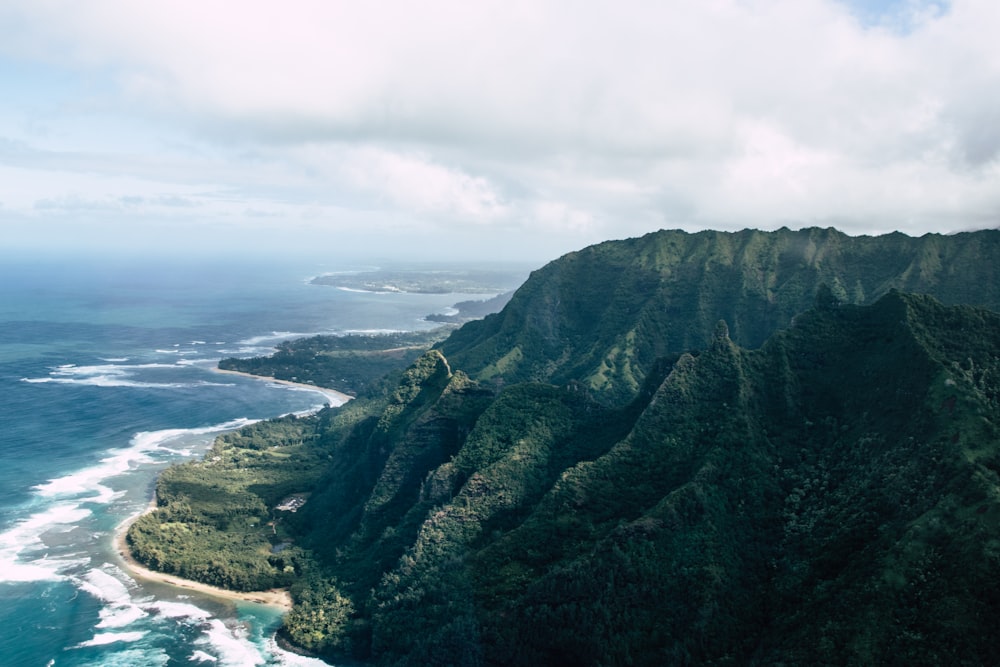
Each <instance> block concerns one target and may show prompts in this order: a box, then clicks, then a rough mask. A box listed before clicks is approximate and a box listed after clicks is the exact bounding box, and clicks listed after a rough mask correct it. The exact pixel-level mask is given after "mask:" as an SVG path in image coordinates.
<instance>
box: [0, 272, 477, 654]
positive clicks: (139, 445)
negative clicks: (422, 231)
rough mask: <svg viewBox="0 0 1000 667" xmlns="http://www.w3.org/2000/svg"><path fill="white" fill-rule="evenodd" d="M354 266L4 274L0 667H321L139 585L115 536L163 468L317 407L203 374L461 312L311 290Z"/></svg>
mask: <svg viewBox="0 0 1000 667" xmlns="http://www.w3.org/2000/svg"><path fill="white" fill-rule="evenodd" d="M361 268H364V267H363V265H361V264H360V263H358V264H354V265H349V264H343V263H341V264H335V263H331V262H327V263H321V262H314V263H311V264H310V263H303V262H301V261H292V260H289V261H286V262H284V263H282V262H281V261H280V260H279V261H268V262H249V261H248V262H238V261H235V260H232V261H221V260H215V261H209V260H192V259H189V260H179V259H178V260H174V261H165V260H164V261H143V262H140V261H135V260H125V259H119V260H107V259H104V260H96V259H82V258H61V259H59V260H55V259H50V260H39V259H37V258H30V259H27V258H11V257H6V258H3V261H2V264H0V392H2V394H0V395H2V397H3V400H2V401H0V665H17V666H18V667H21V666H24V667H33V666H37V667H49V666H78V665H95V666H96V665H101V666H104V667H108V666H114V665H129V666H135V665H239V666H243V665H322V664H325V663H322V662H320V661H319V660H315V659H312V658H306V657H301V656H298V655H295V654H292V653H288V652H286V651H283V650H282V649H281V648H279V647H278V646H277V645H276V644H275V641H274V633H275V630H276V629H277V627H278V625H279V623H280V611H279V610H276V609H275V608H272V607H267V606H263V605H258V604H253V603H236V602H231V601H226V600H222V599H217V598H212V597H208V596H203V595H198V594H195V593H193V592H189V591H185V590H183V589H178V588H175V587H172V586H167V585H164V584H154V583H150V582H142V581H137V580H134V579H133V578H132V577H130V576H129V575H128V574H127V572H126V571H125V570H124V568H123V564H122V562H121V560H120V558H119V557H118V555H117V553H116V552H115V549H114V545H113V536H114V532H115V529H116V527H117V526H119V525H120V524H121V523H122V522H123V521H125V520H127V519H128V518H129V517H131V516H134V515H135V514H136V513H138V512H140V511H142V510H143V509H144V508H145V507H146V506H147V505H148V504H149V502H150V500H151V498H152V493H153V489H154V484H155V481H156V476H157V474H158V472H159V471H160V470H162V469H163V468H164V467H165V466H167V465H169V464H171V463H174V462H178V461H183V460H185V459H188V458H190V457H196V456H199V455H201V454H202V453H203V452H204V451H205V450H206V448H207V447H208V446H209V445H210V444H211V442H212V440H213V438H214V437H215V436H216V435H218V434H219V433H222V432H224V431H226V430H229V429H233V428H237V427H239V426H240V425H243V424H247V423H250V422H252V421H254V420H259V419H267V418H270V417H275V416H278V415H282V414H287V413H303V412H308V411H311V410H316V409H318V408H319V407H321V406H322V405H323V404H324V403H325V401H326V397H325V396H323V395H322V394H320V393H318V392H314V391H309V390H303V389H301V388H295V387H289V386H286V385H280V384H276V383H271V382H268V381H266V380H256V379H251V378H243V377H239V376H233V375H223V374H219V373H215V372H214V371H213V369H214V367H215V365H216V363H217V361H218V360H219V359H220V358H222V357H225V356H255V355H260V354H268V353H269V352H270V351H271V350H272V349H273V346H274V345H275V344H276V343H278V342H280V341H282V340H287V339H290V338H294V337H297V336H304V335H309V334H316V333H343V332H349V331H400V330H420V329H428V328H432V327H433V326H435V325H433V324H430V323H427V322H424V321H423V320H422V317H423V316H424V315H427V314H428V313H432V312H443V311H445V310H447V309H448V307H449V306H451V305H452V304H453V303H455V302H457V301H461V300H464V299H469V298H478V297H469V296H468V295H461V294H460V295H455V294H412V293H411V294H406V293H392V292H388V293H374V292H366V291H357V290H347V289H340V288H336V287H331V286H322V285H313V284H309V279H310V278H311V277H312V276H315V275H318V274H322V273H326V272H336V271H350V270H357V269H361Z"/></svg>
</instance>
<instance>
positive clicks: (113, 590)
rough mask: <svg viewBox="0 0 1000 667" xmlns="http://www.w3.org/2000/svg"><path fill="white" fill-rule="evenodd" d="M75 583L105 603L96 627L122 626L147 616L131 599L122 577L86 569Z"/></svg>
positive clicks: (98, 570) (147, 613)
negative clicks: (85, 572)
mask: <svg viewBox="0 0 1000 667" xmlns="http://www.w3.org/2000/svg"><path fill="white" fill-rule="evenodd" d="M116 569H117V568H116ZM119 572H120V570H119ZM77 585H78V586H79V587H80V589H81V590H83V591H85V592H87V593H89V594H90V595H92V596H94V597H95V598H97V599H98V600H100V601H102V602H105V603H106V605H105V606H104V607H103V608H102V609H101V610H100V612H99V615H100V618H101V620H100V622H98V624H97V625H96V626H95V627H97V628H101V629H104V628H122V627H125V626H128V625H131V624H132V623H135V622H136V621H138V620H139V619H140V618H145V617H146V616H149V612H147V611H145V610H143V609H142V608H141V607H140V606H139V605H137V604H136V603H134V602H133V601H132V595H131V593H130V592H129V590H128V588H127V587H126V585H125V583H124V582H123V581H122V579H119V578H118V577H115V576H113V575H111V574H109V573H107V572H105V571H104V570H101V569H96V568H95V569H92V570H90V571H88V572H87V574H85V575H84V576H83V578H82V579H80V580H78V581H77Z"/></svg>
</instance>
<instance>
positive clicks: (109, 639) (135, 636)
mask: <svg viewBox="0 0 1000 667" xmlns="http://www.w3.org/2000/svg"><path fill="white" fill-rule="evenodd" d="M148 632H149V631H148V630H137V631H135V632H101V633H98V634H96V635H94V638H93V639H88V640H87V641H85V642H80V643H79V644H77V648H86V647H88V646H106V645H108V644H114V643H115V642H136V641H139V640H140V639H142V638H143V637H145V636H146V635H147V634H148Z"/></svg>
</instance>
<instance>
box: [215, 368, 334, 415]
mask: <svg viewBox="0 0 1000 667" xmlns="http://www.w3.org/2000/svg"><path fill="white" fill-rule="evenodd" d="M212 372H214V373H222V374H224V375H239V376H242V377H245V378H253V379H254V380H264V381H267V382H274V383H276V384H283V385H287V386H289V387H298V388H299V389H308V390H309V391H314V392H316V393H318V394H323V395H324V396H326V398H327V400H328V403H327V405H328V406H329V407H332V408H336V407H339V406H341V405H343V404H344V403H347V402H348V401H350V400H353V399H354V397H353V396H351V395H350V394H345V393H344V392H342V391H337V390H336V389H329V388H327V387H318V386H316V385H314V384H306V383H305V382H293V381H292V380H279V379H278V378H276V377H272V376H270V375H254V374H253V373H245V372H243V371H230V370H225V369H222V368H219V367H218V366H216V367H215V368H213V369H212Z"/></svg>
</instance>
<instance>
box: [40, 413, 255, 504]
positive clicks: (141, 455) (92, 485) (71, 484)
mask: <svg viewBox="0 0 1000 667" xmlns="http://www.w3.org/2000/svg"><path fill="white" fill-rule="evenodd" d="M257 421H259V420H256V419H246V418H240V419H233V420H231V421H228V422H223V423H221V424H213V425H211V426H203V427H199V428H172V429H163V430H161V431H141V432H139V433H136V434H135V435H134V436H133V437H132V440H131V442H130V444H131V446H130V447H128V448H126V449H118V450H111V451H110V452H109V456H106V457H105V458H103V459H101V461H100V462H99V463H97V464H95V465H93V466H89V467H87V468H84V469H82V470H78V471H77V472H74V473H71V474H69V475H64V476H63V477H57V478H55V479H51V480H49V481H48V482H45V483H43V484H38V485H37V486H35V487H34V489H35V491H36V492H37V493H38V495H40V496H42V497H46V498H51V497H55V496H83V497H82V498H81V500H85V501H87V502H91V503H109V502H111V501H112V500H114V499H115V498H117V497H119V496H120V493H119V492H115V491H113V490H112V489H110V488H108V487H107V486H105V485H103V484H102V483H101V482H103V481H104V480H106V479H109V478H112V477H117V476H118V475H121V474H123V473H126V472H128V471H129V470H132V469H134V468H136V467H138V466H139V465H142V464H144V463H151V462H152V461H153V460H154V459H153V457H152V456H151V454H153V453H156V452H159V453H166V454H177V453H179V452H181V453H184V452H189V451H190V450H189V449H188V448H182V449H180V450H178V449H176V448H169V447H165V445H166V444H167V443H170V442H175V441H177V440H180V439H182V438H185V437H188V436H194V437H197V436H203V435H212V434H215V433H222V432H223V431H231V430H235V429H238V428H241V427H243V426H248V425H250V424H253V423H255V422H257ZM84 494H91V495H86V496H84Z"/></svg>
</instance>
